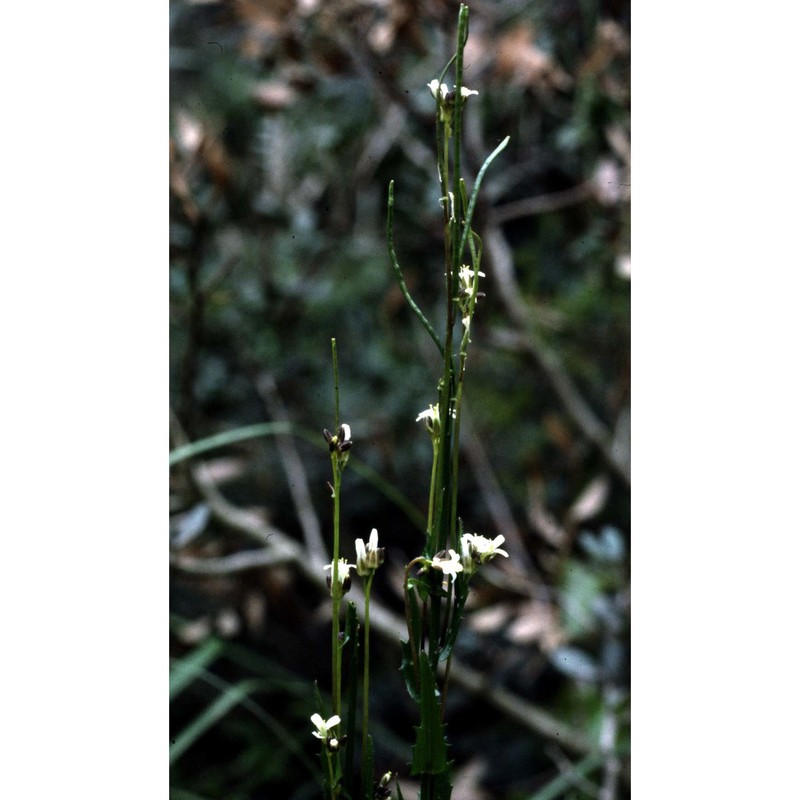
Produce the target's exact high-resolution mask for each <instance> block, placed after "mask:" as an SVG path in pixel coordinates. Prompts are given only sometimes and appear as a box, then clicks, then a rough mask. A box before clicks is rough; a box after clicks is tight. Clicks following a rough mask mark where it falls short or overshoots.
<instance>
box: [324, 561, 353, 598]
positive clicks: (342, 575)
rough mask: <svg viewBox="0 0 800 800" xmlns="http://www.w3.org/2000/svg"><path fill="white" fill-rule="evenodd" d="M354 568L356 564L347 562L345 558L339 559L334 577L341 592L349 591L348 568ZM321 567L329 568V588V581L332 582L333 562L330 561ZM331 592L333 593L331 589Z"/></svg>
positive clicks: (329, 586)
mask: <svg viewBox="0 0 800 800" xmlns="http://www.w3.org/2000/svg"><path fill="white" fill-rule="evenodd" d="M355 568H356V565H355V564H348V563H347V559H346V558H340V559H339V569H338V570H337V575H336V577H337V578H338V579H339V583H340V584H341V587H342V594H347V592H349V591H350V570H351V569H355ZM323 569H329V570H330V571H331V574H330V575H328V588H329V589H331V583H332V582H333V562H332V561H331V563H330V564H326V565H325V566H324V567H323ZM331 593H333V590H332V589H331Z"/></svg>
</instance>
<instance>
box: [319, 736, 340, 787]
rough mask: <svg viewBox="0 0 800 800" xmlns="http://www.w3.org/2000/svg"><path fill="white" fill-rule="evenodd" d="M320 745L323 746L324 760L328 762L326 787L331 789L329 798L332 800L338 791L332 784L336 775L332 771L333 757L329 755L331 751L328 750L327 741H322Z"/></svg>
mask: <svg viewBox="0 0 800 800" xmlns="http://www.w3.org/2000/svg"><path fill="white" fill-rule="evenodd" d="M322 746H323V747H324V748H325V755H326V756H327V759H326V760H327V762H328V788H329V789H330V791H331V800H334V799H335V798H336V795H337V794H338V792H337V791H336V787H335V786H334V783H335V781H336V777H335V773H334V771H333V757H332V755H331V751H330V750H328V746H327V743H325V742H323V744H322Z"/></svg>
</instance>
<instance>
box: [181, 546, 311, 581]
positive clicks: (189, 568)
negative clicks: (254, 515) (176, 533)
mask: <svg viewBox="0 0 800 800" xmlns="http://www.w3.org/2000/svg"><path fill="white" fill-rule="evenodd" d="M296 558H297V554H296V553H294V552H292V551H291V550H289V549H286V548H278V550H276V549H275V548H274V547H265V548H263V549H258V550H242V551H241V552H239V553H233V554H231V555H229V556H222V557H221V558H193V557H192V556H182V555H178V554H176V553H170V556H169V563H170V564H171V565H172V566H173V567H177V568H178V569H180V570H182V571H183V572H190V573H192V574H193V575H230V574H232V573H234V572H244V570H247V569H255V568H257V567H276V566H278V565H280V564H292V563H294V561H295V560H296Z"/></svg>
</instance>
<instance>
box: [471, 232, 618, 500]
mask: <svg viewBox="0 0 800 800" xmlns="http://www.w3.org/2000/svg"><path fill="white" fill-rule="evenodd" d="M483 242H484V247H485V249H486V252H488V253H489V257H490V258H491V262H492V267H493V269H492V275H493V277H494V278H495V285H496V286H497V288H498V290H499V292H500V296H501V299H502V300H503V303H504V305H505V307H506V311H507V312H508V315H509V317H510V318H511V320H512V321H513V322H514V324H515V325H516V326H517V328H518V329H519V330H518V331H503V330H495V331H493V332H492V334H491V341H492V342H493V343H494V344H495V345H496V346H499V347H504V348H506V349H510V350H515V351H523V352H527V353H529V354H530V355H531V356H532V357H533V359H534V361H535V362H536V363H537V365H538V366H539V368H540V369H541V370H542V372H543V373H544V375H545V377H546V378H547V380H548V381H549V383H550V385H551V386H552V388H553V390H554V391H555V393H556V395H557V397H558V398H559V400H561V403H562V405H563V406H564V409H565V410H566V412H567V413H568V414H569V416H570V418H571V419H572V421H573V422H574V423H575V425H576V426H577V427H578V429H579V430H580V431H581V432H582V433H583V435H584V436H585V437H586V438H587V439H589V441H590V442H592V443H593V444H594V445H595V446H596V447H597V448H598V449H599V450H600V452H601V453H602V454H603V457H604V458H605V459H606V461H607V463H608V464H609V466H611V467H612V468H613V469H614V471H615V472H616V473H617V474H618V475H619V476H620V477H621V478H622V479H623V480H624V481H625V483H626V484H627V485H629V486H630V482H631V474H630V464H629V463H628V460H627V459H626V458H623V457H621V455H622V448H621V447H619V446H615V445H614V442H613V438H612V435H611V431H609V430H608V428H607V427H606V426H605V425H604V424H603V423H602V422H601V421H600V420H599V419H598V418H597V416H596V414H595V413H594V411H592V409H591V407H590V406H589V404H588V403H587V402H586V400H585V399H584V398H583V396H582V395H581V393H580V391H579V390H578V387H577V386H576V385H575V383H574V381H573V380H572V378H571V377H570V376H569V374H568V372H567V370H566V369H565V367H564V365H563V363H562V361H561V358H560V357H559V356H558V354H557V353H556V352H555V351H554V350H552V349H551V348H550V347H548V346H547V345H546V344H545V343H544V342H543V341H542V340H541V338H540V337H539V336H538V335H537V333H536V331H535V330H534V324H533V320H532V318H531V314H530V311H529V309H528V307H527V305H526V304H525V301H524V300H523V299H522V293H521V292H520V289H519V286H518V285H517V282H516V278H515V277H514V261H513V256H512V254H511V248H510V247H509V244H508V242H507V241H506V239H505V237H504V236H503V234H502V232H501V231H500V228H499V227H498V226H497V225H496V224H490V225H488V226H487V230H486V233H485V235H484V237H483Z"/></svg>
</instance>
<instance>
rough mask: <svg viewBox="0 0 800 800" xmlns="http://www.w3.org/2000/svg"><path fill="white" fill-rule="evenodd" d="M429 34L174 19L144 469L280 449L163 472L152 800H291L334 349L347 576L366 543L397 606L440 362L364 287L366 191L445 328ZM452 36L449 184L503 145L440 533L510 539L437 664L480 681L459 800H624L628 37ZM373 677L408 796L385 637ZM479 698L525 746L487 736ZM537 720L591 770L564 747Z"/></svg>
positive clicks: (401, 21)
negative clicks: (167, 306)
mask: <svg viewBox="0 0 800 800" xmlns="http://www.w3.org/2000/svg"><path fill="white" fill-rule="evenodd" d="M457 8H458V7H457V4H453V3H450V2H429V3H420V2H412V1H411V0H408V1H405V0H372V1H370V0H328V2H316V1H315V0H301V1H300V2H289V1H288V0H286V2H280V1H276V2H256V0H241V1H240V2H213V0H212V1H211V2H209V1H208V0H205V1H203V2H173V3H172V5H171V7H170V24H171V108H170V197H171V240H170V258H171V268H170V300H171V332H170V333H171V362H170V365H171V366H170V368H171V375H170V378H171V407H172V431H173V441H172V443H171V444H172V446H173V447H176V446H178V445H180V444H183V443H184V442H185V441H187V440H190V441H194V440H197V439H200V438H203V437H207V436H210V435H213V434H217V433H220V432H224V431H230V430H234V429H237V428H239V427H241V426H245V425H252V424H256V423H265V422H275V421H279V422H281V423H282V424H284V425H287V426H291V430H292V431H294V433H295V434H297V435H294V436H292V437H290V438H287V437H283V438H276V437H273V436H266V437H259V438H251V439H247V440H243V441H240V442H237V443H233V444H230V445H228V446H226V447H223V448H219V449H214V450H209V451H207V452H205V453H203V454H201V455H198V456H197V457H195V458H194V459H192V460H191V461H183V462H181V463H178V464H176V465H175V466H173V468H172V469H171V483H170V510H171V524H170V536H171V556H170V557H171V565H172V566H171V569H172V598H171V599H172V607H171V640H170V657H171V681H170V701H171V727H172V737H171V739H172V742H171V759H172V777H171V787H172V788H171V796H172V797H174V798H176V799H179V798H222V797H225V798H228V800H239V799H241V800H245V799H249V798H253V799H255V798H268V797H286V798H298V800H299V798H304V797H317V796H319V791H320V790H319V777H318V762H317V761H316V747H315V746H316V740H314V739H312V737H311V736H310V723H309V721H308V717H309V715H310V714H311V713H312V711H313V710H314V708H313V699H312V693H311V684H312V682H313V681H314V680H317V679H319V680H320V688H321V690H322V691H323V692H324V691H325V688H326V685H325V682H326V679H327V677H326V676H327V674H328V671H327V664H328V660H327V659H328V655H327V646H328V643H327V636H328V635H329V629H328V626H327V619H326V617H325V615H324V611H323V609H324V607H325V606H326V605H327V604H326V602H325V596H324V586H323V587H320V585H319V583H318V582H315V580H314V578H313V574H312V573H311V572H310V570H308V569H306V568H304V563H305V564H306V565H307V562H304V561H303V556H308V558H309V559H311V557H312V556H313V554H314V552H313V551H314V546H315V545H314V543H315V539H314V534H313V530H314V525H315V524H316V525H318V526H319V529H320V533H321V538H322V539H323V540H324V541H328V542H329V541H330V530H329V527H330V522H329V520H330V492H329V490H328V489H327V487H326V481H327V480H328V478H329V460H328V458H327V456H326V455H325V453H324V452H323V451H321V450H320V449H319V445H321V444H323V442H322V437H321V435H320V431H321V429H322V428H323V427H328V428H330V427H332V425H333V409H332V385H331V384H332V380H331V369H330V338H331V337H332V336H335V337H336V338H337V342H338V351H339V358H340V373H341V377H342V387H341V388H342V415H343V419H344V420H345V421H347V422H349V423H350V425H351V426H352V430H353V438H354V440H355V442H356V443H355V446H354V449H353V458H354V461H355V460H356V459H358V460H360V462H361V463H362V465H363V467H362V468H361V469H360V470H359V471H357V470H356V467H357V464H355V463H354V465H353V467H354V468H353V469H352V470H350V469H348V472H347V474H346V476H345V485H344V496H343V514H344V517H343V536H344V552H352V551H353V548H352V542H353V540H354V539H355V538H356V537H358V536H360V537H366V536H367V535H368V533H369V531H370V529H371V528H372V527H377V528H378V530H379V531H380V534H381V543H382V544H386V545H387V546H388V562H389V563H388V564H387V568H385V569H383V570H381V572H380V573H379V574H378V576H377V578H376V582H375V601H376V602H379V603H380V604H381V605H382V606H383V607H384V608H385V609H386V610H387V611H388V612H394V613H398V612H399V610H400V608H401V605H402V600H401V597H400V594H399V591H400V586H401V579H400V577H399V576H400V570H401V569H402V566H403V565H404V564H405V562H406V560H407V558H408V557H409V556H411V555H412V554H414V553H415V552H416V550H417V549H418V547H419V543H420V542H421V534H420V533H419V523H418V517H419V515H420V514H421V513H424V510H425V506H426V503H427V477H428V472H429V469H430V463H429V450H430V445H429V441H428V437H427V434H426V433H425V431H424V430H422V428H421V427H420V426H418V425H416V424H415V422H414V420H415V417H416V415H417V413H418V412H419V411H421V410H422V409H424V408H426V407H427V405H428V403H430V402H433V401H434V399H435V382H436V378H437V375H436V369H437V365H438V356H437V354H436V352H435V350H434V349H432V345H431V343H430V340H429V339H428V338H427V335H426V334H425V332H424V331H422V329H421V328H420V326H419V324H418V322H417V321H416V320H415V318H414V317H413V315H412V314H411V313H410V312H409V310H408V308H407V307H406V305H405V303H404V301H403V298H402V296H401V294H400V292H399V289H398V288H397V286H396V284H395V283H394V280H393V276H392V274H391V268H390V266H389V261H388V257H387V255H386V246H385V241H384V227H385V213H386V212H385V200H386V189H387V186H388V182H389V180H390V179H394V180H395V235H396V243H397V246H398V256H399V258H400V263H401V265H402V266H403V269H404V272H405V277H406V281H407V283H408V284H409V287H410V288H411V291H412V293H413V295H414V296H415V299H416V300H417V302H418V303H419V304H420V306H421V307H422V308H423V309H424V310H425V313H426V314H427V315H428V317H429V318H431V319H434V320H437V321H438V322H439V327H440V328H441V317H442V309H441V303H440V300H439V298H440V296H441V291H442V279H441V271H442V243H441V238H440V237H441V230H440V216H441V215H440V207H439V204H438V197H437V182H436V176H435V164H436V158H435V147H434V142H433V108H434V105H433V101H432V98H431V97H430V94H429V92H428V89H427V88H426V83H427V82H428V81H430V80H431V78H433V77H434V76H438V74H439V72H440V70H441V68H442V67H443V65H444V64H445V63H446V62H447V60H448V59H449V57H450V55H451V54H452V49H453V46H454V26H455V22H456V17H457ZM470 9H471V15H470V22H471V25H470V40H469V43H468V48H467V57H466V59H465V66H466V69H465V83H466V85H467V86H469V87H470V88H474V89H478V90H479V91H480V95H479V96H478V97H473V98H472V99H471V100H470V103H469V105H468V107H467V114H466V122H465V124H466V129H465V140H466V150H467V152H466V164H465V170H464V172H465V174H466V175H468V176H469V175H470V174H472V175H474V174H475V172H476V170H477V168H478V167H479V166H480V164H481V163H482V161H483V159H484V158H485V156H486V155H487V154H488V153H489V152H490V151H491V150H492V149H493V148H494V147H495V146H496V144H497V143H499V141H500V140H501V139H502V138H503V137H505V136H506V135H510V136H511V143H510V145H509V147H508V148H507V149H506V151H505V152H504V153H503V154H502V156H501V157H500V158H499V159H498V160H497V162H496V163H495V165H493V167H492V170H491V171H490V172H489V174H488V175H487V178H486V180H485V182H484V187H485V189H484V192H483V194H482V200H483V202H482V205H481V207H480V208H479V209H478V214H477V219H476V224H475V227H476V230H477V231H478V232H479V233H480V234H481V236H482V237H483V240H484V245H485V248H486V250H485V258H484V270H485V272H486V274H487V277H486V278H485V279H484V280H483V281H482V285H481V288H482V289H483V290H484V291H485V292H486V295H487V296H486V298H485V299H484V300H482V301H481V303H480V304H479V308H478V313H477V315H476V318H475V320H474V323H473V340H474V344H473V348H472V352H471V354H470V362H469V374H468V386H467V406H468V421H469V425H468V430H467V436H466V441H465V443H464V451H465V467H464V469H463V471H462V480H461V492H462V496H461V498H460V504H459V508H460V514H461V515H462V516H463V518H464V521H465V527H466V530H470V531H472V530H474V531H478V532H482V533H485V534H486V535H490V536H496V535H497V534H499V533H502V534H504V535H505V536H506V538H507V542H506V545H505V547H506V549H507V550H508V551H509V553H510V554H511V558H510V559H508V562H507V563H504V564H502V565H500V566H499V567H498V568H497V569H494V570H488V571H487V574H488V577H487V580H486V581H485V582H484V583H483V584H482V585H481V586H479V587H478V590H477V591H476V593H475V595H476V596H475V598H474V602H473V603H472V606H471V610H470V612H469V615H468V622H467V623H466V625H465V627H464V630H463V633H462V636H461V639H460V640H459V644H458V655H459V657H460V659H461V662H462V664H463V665H464V666H465V667H467V668H470V669H472V670H473V671H474V674H477V675H483V676H485V678H486V682H485V684H481V686H480V687H478V688H477V689H476V687H474V686H473V687H472V689H470V686H469V681H467V680H464V681H462V682H461V683H460V684H458V685H457V686H454V688H453V690H452V691H453V694H452V697H451V698H450V700H449V709H448V717H449V718H448V731H449V737H450V741H451V744H452V746H453V754H454V756H455V758H456V769H457V773H456V774H457V778H456V793H455V794H454V797H460V798H462V800H470V799H475V798H508V799H509V800H510V798H530V797H539V798H543V797H576V798H583V797H605V798H612V797H625V796H628V795H629V792H630V790H629V753H628V749H629V744H628V743H629V730H628V728H629V725H628V708H629V705H628V690H629V678H628V665H629V653H628V651H629V649H628V638H629V618H630V615H629V586H630V579H629V569H628V565H629V557H628V553H629V546H630V537H629V528H630V517H629V498H630V478H629V475H630V468H629V457H628V453H629V442H628V438H629V435H628V431H629V420H630V412H629V407H630V397H629V290H630V283H629V278H630V255H629V250H630V247H629V224H630V206H629V199H630V188H629V185H630V129H629V127H630V126H629V86H630V80H629V67H628V65H629V62H628V47H629V7H628V4H627V3H626V2H612V1H608V2H596V1H595V0H562V1H558V0H554V1H553V2H523V1H522V0H514V1H513V2H512V1H511V0H501V1H500V2H494V3H493V2H481V3H472V4H471V5H470ZM283 430H288V428H284V429H283ZM304 435H307V436H308V438H304ZM201 464H202V466H203V471H202V474H198V468H199V465H201ZM373 475H375V476H378V477H379V478H380V479H382V480H383V481H384V482H386V485H382V484H381V483H379V482H378V481H377V480H376V479H375V478H374V477H373ZM303 487H307V491H308V494H307V496H305V495H303ZM397 495H399V496H401V497H402V498H404V500H400V501H398V498H397ZM236 513H239V514H244V515H245V516H246V519H244V520H243V519H242V518H236V517H235V514H236ZM237 520H238V522H237ZM239 523H241V524H239ZM254 530H263V531H267V532H268V535H269V532H270V531H272V532H273V538H272V540H270V539H269V538H266V539H264V540H263V541H261V542H258V541H257V538H258V537H257V536H254V535H252V532H253V531H254ZM281 536H285V537H286V538H288V539H289V540H290V541H292V542H294V543H296V545H297V549H296V550H295V551H292V552H291V553H289V552H288V551H286V553H284V555H285V556H286V557H285V558H276V559H274V561H273V563H272V564H270V565H267V566H263V565H262V566H254V567H251V568H248V569H238V568H237V567H238V566H241V565H240V564H237V562H236V560H235V559H236V558H237V554H241V553H243V552H245V553H250V552H253V553H256V552H257V553H261V552H262V551H263V550H266V549H268V547H269V546H270V541H271V542H272V545H273V547H275V546H276V545H275V543H276V542H282V541H283V539H281V538H280V537H281ZM417 537H419V538H417ZM257 544H259V547H256V545H257ZM298 553H300V554H302V555H301V556H300V557H298ZM504 561H505V560H504ZM373 660H374V662H375V666H374V670H376V672H374V673H373V682H372V685H373V703H374V709H373V714H374V720H375V723H376V724H377V725H379V726H380V727H379V728H378V730H377V733H378V738H379V740H380V741H378V742H377V743H376V744H377V751H376V766H377V767H378V768H379V769H388V768H393V769H396V770H398V771H399V772H400V773H401V775H403V776H404V775H407V772H408V770H407V766H406V762H407V760H408V757H409V756H408V753H409V745H410V743H411V741H412V735H413V734H412V725H413V713H412V712H413V709H412V708H411V707H410V704H409V703H410V701H409V702H407V698H406V697H405V694H404V689H403V687H402V685H401V682H400V677H399V673H398V671H397V669H398V666H399V646H398V645H397V643H396V641H393V640H392V637H391V636H387V637H386V638H385V639H383V640H376V646H375V647H374V654H373ZM470 674H473V673H470ZM507 696H508V697H510V698H512V699H514V700H515V701H518V703H517V707H518V708H526V709H534V710H535V711H536V712H540V713H542V714H544V715H545V717H542V718H533V717H530V716H528V717H527V718H524V719H523V718H521V715H520V714H519V713H518V714H517V715H516V716H515V715H514V713H512V712H510V711H509V710H508V709H507V708H506V709H505V710H504V707H503V702H502V699H503V698H504V697H507ZM523 704H528V705H523ZM511 705H513V703H512V704H511ZM536 719H538V720H539V721H538V723H537V722H536ZM543 719H544V720H548V721H549V720H555V721H557V722H558V723H560V724H562V725H564V726H567V728H568V729H569V730H570V731H572V732H574V733H575V734H576V736H578V737H584V739H585V740H587V741H588V742H589V743H590V744H591V745H592V746H591V747H582V746H581V742H579V741H577V742H576V741H570V743H569V744H565V742H564V741H563V740H560V738H559V735H558V731H557V730H555V729H552V728H548V726H547V724H545V723H544V722H542V720H543ZM565 729H566V728H565ZM559 730H560V729H559ZM593 747H594V748H599V750H598V749H593ZM407 796H413V787H410V788H409V792H408V793H407Z"/></svg>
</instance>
